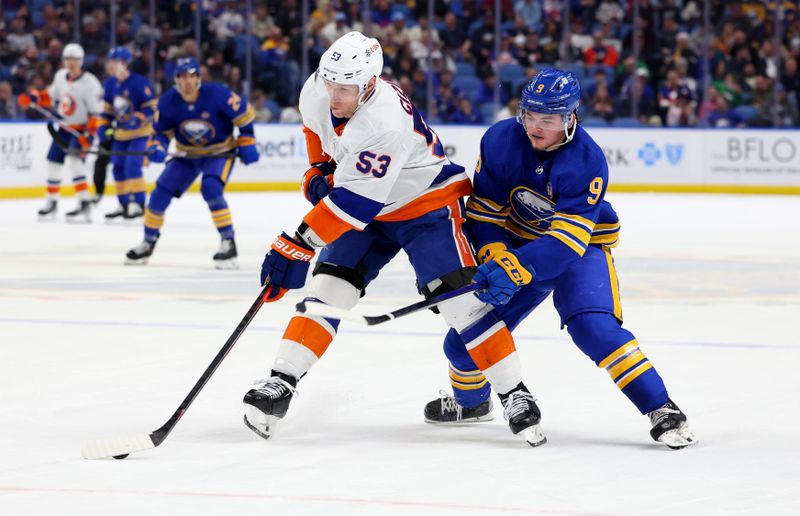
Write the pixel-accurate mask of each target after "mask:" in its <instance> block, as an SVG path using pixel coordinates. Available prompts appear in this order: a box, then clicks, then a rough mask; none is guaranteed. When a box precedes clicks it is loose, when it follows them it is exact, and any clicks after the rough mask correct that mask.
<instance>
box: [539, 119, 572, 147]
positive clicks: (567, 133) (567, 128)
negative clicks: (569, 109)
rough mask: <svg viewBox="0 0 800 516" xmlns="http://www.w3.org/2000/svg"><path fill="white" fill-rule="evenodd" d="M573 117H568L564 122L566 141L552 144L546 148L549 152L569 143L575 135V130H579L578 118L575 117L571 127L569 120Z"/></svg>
mask: <svg viewBox="0 0 800 516" xmlns="http://www.w3.org/2000/svg"><path fill="white" fill-rule="evenodd" d="M571 118H572V117H571V116H570V117H569V118H567V121H566V122H564V141H563V142H561V143H557V144H555V145H551V146H550V147H549V148H548V149H545V150H546V151H547V152H550V151H554V150H556V149H557V148H559V147H561V146H562V145H566V144H568V143H569V142H571V141H572V139H573V138H574V137H575V131H577V130H578V118H577V117H575V122H574V123H573V124H572V127H570V125H569V122H570V119H571Z"/></svg>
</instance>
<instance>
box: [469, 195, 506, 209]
mask: <svg viewBox="0 0 800 516" xmlns="http://www.w3.org/2000/svg"><path fill="white" fill-rule="evenodd" d="M471 201H475V202H478V203H480V204H483V205H485V206H486V207H488V208H489V209H491V210H494V211H495V212H497V213H502V212H506V213H508V210H509V208H507V207H505V206H501V205H500V204H497V203H496V202H494V201H493V200H491V199H487V198H486V197H478V196H477V195H472V196H471V197H470V198H469V200H468V201H467V204H469V203H470V202H471Z"/></svg>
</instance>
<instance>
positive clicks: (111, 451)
mask: <svg viewBox="0 0 800 516" xmlns="http://www.w3.org/2000/svg"><path fill="white" fill-rule="evenodd" d="M155 447H156V445H155V443H153V439H152V438H151V437H150V435H149V434H135V435H126V436H123V437H112V438H107V439H95V440H92V441H86V442H84V443H83V445H81V455H82V456H83V458H84V459H110V458H111V457H119V456H123V455H124V456H127V455H128V454H129V453H134V452H139V451H144V450H149V449H151V448H155Z"/></svg>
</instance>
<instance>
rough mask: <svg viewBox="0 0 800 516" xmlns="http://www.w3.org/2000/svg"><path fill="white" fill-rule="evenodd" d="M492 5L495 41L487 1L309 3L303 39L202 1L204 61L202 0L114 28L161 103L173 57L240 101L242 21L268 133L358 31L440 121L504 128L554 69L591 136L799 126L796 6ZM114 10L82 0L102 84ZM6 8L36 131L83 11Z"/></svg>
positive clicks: (267, 5) (288, 117) (278, 25)
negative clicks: (615, 129) (31, 94)
mask: <svg viewBox="0 0 800 516" xmlns="http://www.w3.org/2000/svg"><path fill="white" fill-rule="evenodd" d="M499 1H500V11H501V12H502V19H501V20H500V23H499V27H500V30H499V32H496V23H495V17H494V13H495V1H494V0H438V1H435V3H434V7H433V13H434V16H433V19H429V18H428V9H429V7H428V3H427V2H424V1H420V0H371V1H370V2H369V10H365V8H364V6H365V2H364V1H363V0H350V1H348V0H316V1H314V0H309V2H308V3H309V5H310V11H309V14H308V16H307V22H306V29H307V30H306V31H304V30H303V16H302V13H301V10H300V9H301V2H300V1H299V0H281V1H274V0H273V1H268V2H265V1H263V0H252V5H253V12H252V13H251V15H250V16H249V17H246V16H245V3H244V1H243V0H240V1H233V0H203V1H202V2H200V4H201V5H202V9H203V12H202V16H201V23H200V38H199V40H200V41H201V45H200V47H201V48H197V45H196V38H195V32H194V31H195V15H194V6H195V4H196V2H194V1H193V0H173V1H170V2H156V3H155V5H156V20H157V22H156V23H155V25H154V26H152V27H151V26H150V25H148V21H149V20H148V16H147V13H148V4H149V3H148V1H147V0H129V1H126V2H118V8H117V18H116V27H115V28H113V29H114V30H115V37H116V43H117V44H118V45H128V46H130V48H131V50H132V51H133V52H134V55H135V56H136V58H135V61H134V63H133V65H132V67H133V69H134V70H135V71H137V72H139V73H142V74H145V75H147V74H148V73H149V71H150V52H149V45H150V41H151V37H152V38H153V39H154V40H155V66H154V70H155V77H154V83H155V86H156V88H157V90H159V91H163V89H164V88H169V87H170V86H171V84H172V69H173V67H174V63H175V61H176V59H177V58H178V57H182V56H188V55H193V56H196V57H198V58H200V59H201V62H202V63H203V67H202V71H201V73H202V78H203V80H204V81H219V82H223V83H225V84H227V85H228V86H229V87H231V88H232V89H234V90H236V91H238V92H240V93H246V92H244V91H243V90H244V89H245V88H244V85H245V79H246V75H247V74H246V73H245V67H246V63H247V57H248V56H247V48H248V45H247V41H248V35H247V24H248V23H249V24H250V29H251V34H252V35H251V36H249V37H250V38H251V40H250V48H251V51H252V52H251V55H250V58H251V62H252V79H253V81H252V87H251V88H250V98H251V101H252V103H253V104H254V106H255V108H256V111H257V120H258V121H263V122H278V121H281V122H297V121H299V112H298V111H297V99H298V95H299V91H300V88H301V86H302V83H303V81H304V80H305V77H303V76H302V70H303V68H302V63H303V57H304V53H306V55H307V58H306V59H307V63H308V68H307V70H308V71H313V70H314V69H315V68H316V66H317V63H318V61H319V58H320V56H321V55H322V53H323V52H324V50H325V48H326V47H327V46H328V45H330V43H331V42H333V41H334V40H335V39H337V38H338V37H339V36H341V35H343V34H345V33H347V32H349V31H351V30H358V31H361V32H364V33H365V34H369V35H373V36H375V37H377V38H378V39H379V40H380V41H381V43H382V45H383V48H384V52H385V70H384V72H385V73H384V77H385V78H387V79H390V80H393V81H395V82H397V83H398V84H399V85H400V86H401V87H402V88H403V90H404V91H406V93H407V94H408V95H409V97H411V99H412V100H413V101H414V103H415V105H416V106H417V107H418V109H420V110H421V111H423V112H424V113H425V115H426V117H427V118H428V119H429V121H430V122H432V123H454V124H489V123H492V122H494V121H495V120H496V119H498V118H501V117H507V116H511V115H513V114H515V113H516V104H515V102H516V98H517V97H518V95H519V92H520V90H521V88H522V87H523V86H524V84H525V82H526V81H527V80H528V79H529V78H530V77H532V76H533V75H534V74H535V73H536V71H537V70H538V69H541V68H544V67H551V66H559V67H561V68H566V69H568V70H570V71H572V72H573V73H575V74H576V75H578V77H579V78H580V79H581V84H582V88H583V100H582V106H581V109H580V116H581V117H582V118H583V120H584V122H585V123H587V124H589V125H607V124H609V125H618V126H637V125H650V126H670V127H677V126H698V125H700V126H710V127H745V126H773V125H777V126H779V127H794V126H797V125H798V122H800V115H799V114H798V89H800V75H798V59H800V18H798V11H797V5H796V4H795V3H793V2H790V1H784V2H783V4H782V6H781V7H782V16H781V17H780V18H779V21H778V22H777V24H776V9H778V7H779V5H781V4H778V3H777V2H775V1H772V2H768V1H758V2H756V1H741V2H740V1H726V0H709V2H710V6H709V7H710V16H709V19H710V20H711V23H710V26H709V29H710V30H709V31H706V29H705V26H704V23H703V19H704V17H703V14H704V13H703V9H704V4H705V1H704V0H638V18H636V19H635V20H634V1H633V0H600V1H595V0H499ZM109 2H110V0H84V1H81V2H80V16H79V22H80V38H79V42H80V43H81V45H83V47H84V49H85V50H86V53H87V56H86V60H85V65H86V67H87V69H88V70H90V71H91V72H93V73H95V74H96V75H97V76H98V77H100V78H101V79H102V78H104V77H105V73H104V62H105V55H106V52H107V51H108V49H109V43H110V41H111V31H112V27H111V23H110V17H109V12H110V11H109ZM3 9H4V11H3V13H2V15H3V17H2V18H0V118H18V119H19V118H35V117H36V116H35V113H33V112H30V111H29V112H23V111H22V110H21V108H20V107H19V106H18V105H17V104H16V102H15V98H16V95H18V94H19V93H22V92H23V91H25V90H26V89H27V88H29V87H34V88H42V87H44V86H46V85H47V84H48V83H49V82H50V81H51V79H52V77H53V73H54V71H55V70H56V69H57V68H58V67H59V63H60V56H61V50H62V48H63V46H64V45H65V44H66V43H69V42H71V41H73V40H74V39H75V38H74V20H75V19H76V16H75V7H74V5H73V1H72V0H70V1H66V0H3ZM565 13H569V14H568V16H569V19H568V20H565V19H564V16H566V15H565ZM565 22H567V23H565ZM776 29H778V30H779V32H778V34H779V35H780V37H779V38H778V39H779V40H780V45H778V46H776V45H775V44H774V42H775V41H776V32H775V31H776ZM565 31H566V33H565ZM304 34H305V37H304ZM707 34H708V37H707ZM496 37H497V38H499V46H498V45H497V42H496V40H495V38H496ZM496 48H499V49H500V50H499V52H497V51H496ZM636 49H638V54H637V53H636V52H635V50H636ZM706 70H707V71H708V78H707V80H706V78H705V76H704V71H706ZM429 78H430V80H431V81H430V82H431V88H430V90H429V83H428V80H429ZM705 84H707V87H706V88H704V85H705ZM429 93H430V94H431V95H432V96H431V98H430V102H429V98H428V95H429ZM497 106H500V107H501V108H502V109H501V110H500V111H499V112H495V110H496V107H497Z"/></svg>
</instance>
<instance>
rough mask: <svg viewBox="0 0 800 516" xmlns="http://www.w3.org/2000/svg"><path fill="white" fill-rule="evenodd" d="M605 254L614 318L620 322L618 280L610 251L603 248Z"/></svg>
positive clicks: (620, 307)
mask: <svg viewBox="0 0 800 516" xmlns="http://www.w3.org/2000/svg"><path fill="white" fill-rule="evenodd" d="M603 252H605V254H606V264H607V265H608V275H609V283H610V284H611V297H612V299H613V301H614V317H616V318H617V319H619V320H620V321H621V320H622V303H620V300H619V279H618V278H617V268H616V267H615V266H614V258H612V256H611V250H610V249H608V248H607V247H604V248H603Z"/></svg>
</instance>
